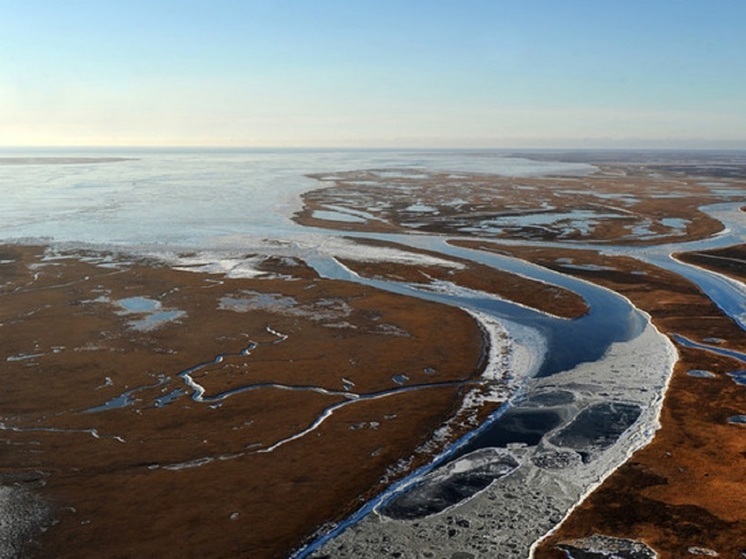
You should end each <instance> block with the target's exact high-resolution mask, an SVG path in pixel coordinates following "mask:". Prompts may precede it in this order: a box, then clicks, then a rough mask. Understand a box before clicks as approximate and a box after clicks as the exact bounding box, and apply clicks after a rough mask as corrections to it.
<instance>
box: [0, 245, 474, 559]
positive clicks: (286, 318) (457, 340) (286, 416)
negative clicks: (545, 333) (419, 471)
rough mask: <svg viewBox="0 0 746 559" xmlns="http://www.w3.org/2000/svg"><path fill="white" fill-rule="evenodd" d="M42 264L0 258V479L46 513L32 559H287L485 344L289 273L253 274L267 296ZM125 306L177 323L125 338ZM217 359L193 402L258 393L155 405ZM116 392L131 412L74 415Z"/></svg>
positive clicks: (430, 307) (367, 484)
mask: <svg viewBox="0 0 746 559" xmlns="http://www.w3.org/2000/svg"><path fill="white" fill-rule="evenodd" d="M43 254H44V250H43V249H42V248H36V247H21V246H5V247H0V261H2V262H3V263H2V264H0V355H1V356H2V359H1V360H0V363H2V368H1V370H2V379H3V383H2V384H3V390H2V394H1V395H0V409H2V418H1V419H0V421H2V433H1V435H0V436H1V437H2V441H3V442H4V446H3V448H5V450H4V451H3V452H2V453H0V479H2V480H3V482H4V483H14V482H15V483H21V484H23V485H25V486H28V487H31V488H32V490H33V491H37V492H39V493H40V494H41V495H42V496H43V497H45V498H46V499H47V500H48V501H49V502H50V503H51V505H52V506H53V516H54V519H55V524H54V525H53V526H50V527H49V529H48V531H47V532H46V533H45V534H44V535H43V537H41V539H40V546H39V547H38V548H37V554H38V555H39V556H40V557H55V558H63V557H70V558H73V557H76V558H77V557H252V558H261V557H267V558H269V557H282V556H285V555H287V553H288V552H289V550H291V549H293V548H294V547H296V546H298V545H299V544H300V543H301V542H302V541H303V539H304V538H305V537H307V536H309V535H310V534H311V533H312V532H313V531H314V530H315V529H316V527H317V526H319V525H321V524H323V523H325V522H329V521H333V520H335V519H339V518H341V517H344V516H345V515H346V514H347V513H349V512H350V511H352V510H353V509H354V508H356V507H357V506H359V505H360V504H361V500H362V499H364V498H365V497H366V496H370V495H371V492H373V491H375V490H376V488H377V487H378V486H379V481H380V480H381V478H382V477H383V476H384V474H386V473H387V471H388V469H389V467H390V466H391V465H392V464H396V463H397V462H399V461H401V460H407V459H408V458H409V457H410V456H411V455H412V452H413V449H415V448H416V447H417V446H418V445H420V444H422V443H423V442H425V441H427V440H428V439H429V437H430V435H431V433H432V431H433V430H434V429H435V428H437V427H438V426H439V425H441V424H442V422H443V421H444V420H446V419H448V418H449V417H451V416H452V415H453V413H454V411H455V410H456V409H457V408H458V406H459V404H460V395H461V393H462V390H463V388H464V382H468V381H469V379H473V378H475V376H477V375H478V373H479V370H480V361H481V358H482V353H483V347H482V346H483V342H482V337H481V334H480V331H479V328H478V326H477V325H476V323H475V322H474V320H473V319H472V318H471V317H469V316H468V315H466V314H465V313H463V312H461V311H458V310H456V309H452V308H447V307H443V306H441V305H437V304H432V303H427V302H423V301H418V300H415V299H412V298H406V297H402V296H397V295H392V294H388V293H383V292H380V291H377V290H375V289H371V288H368V287H364V286H360V285H355V284H350V283H344V282H336V281H327V280H323V281H322V280H320V279H318V278H317V277H315V275H314V274H313V273H312V272H311V271H310V270H309V269H308V268H306V267H305V266H303V265H301V264H299V263H295V265H292V264H291V263H288V262H287V261H278V260H273V259H268V260H266V261H265V263H264V267H265V268H266V270H267V272H269V273H270V275H269V276H268V277H267V278H265V279H228V278H224V277H221V276H208V275H205V274H199V273H192V272H186V271H177V270H173V269H170V268H167V267H164V266H159V265H157V264H151V265H146V264H145V263H134V264H129V265H119V266H117V267H115V268H108V267H101V266H98V265H96V264H95V263H93V262H83V261H81V260H80V259H79V258H77V257H76V255H68V256H66V257H63V258H59V259H55V260H47V261H43ZM89 256H91V257H93V258H94V259H95V258H97V257H96V256H95V255H89ZM99 260H100V258H99ZM280 273H281V274H284V277H282V278H278V277H277V274H280ZM291 276H292V277H291ZM272 278H275V279H272ZM135 296H140V297H148V298H151V299H154V300H157V301H158V302H159V303H160V304H161V305H162V310H164V311H165V310H181V311H184V312H185V313H186V314H185V315H183V316H181V317H180V318H178V319H176V320H174V321H172V322H168V323H166V324H163V325H162V326H160V327H158V328H156V329H153V330H149V331H139V330H136V329H134V328H132V321H133V320H137V319H138V318H142V317H143V315H138V314H122V313H121V312H120V311H121V310H122V309H121V308H120V307H118V306H117V304H116V301H118V300H121V299H123V298H127V297H135ZM226 297H228V298H233V299H234V304H239V303H235V300H239V301H243V303H242V304H244V305H245V307H240V304H239V306H238V307H236V306H234V307H232V308H231V307H226V301H227V299H225V298H226ZM262 297H264V298H265V299H266V300H265V299H262ZM221 301H222V302H223V304H222V306H221ZM262 301H265V303H266V301H269V302H270V304H264V303H262ZM239 310H242V311H245V312H238V311H239ZM267 327H269V328H271V330H268V329H267ZM273 331H276V332H279V333H282V334H283V335H286V336H287V338H286V339H283V338H281V337H280V336H279V335H278V334H276V333H273ZM252 341H253V342H255V343H256V344H257V345H256V347H255V348H254V349H253V350H252V351H251V352H250V354H248V355H242V354H241V350H242V349H243V348H245V347H246V346H247V345H248V344H249V343H250V342H252ZM219 354H229V355H227V356H226V357H225V359H224V360H223V361H222V362H220V363H213V364H211V365H209V366H206V367H204V368H203V369H201V370H199V371H198V372H195V373H194V375H193V376H194V378H195V380H197V382H199V383H201V384H202V385H203V386H204V387H205V389H206V395H208V396H209V395H215V394H218V393H220V392H223V391H225V390H229V389H232V388H237V387H240V386H246V385H262V384H264V386H263V387H262V386H259V387H256V388H255V389H254V390H251V391H246V392H243V393H241V394H236V395H233V396H231V397H229V398H227V399H225V400H224V401H223V402H222V403H220V404H219V405H210V404H209V403H200V402H196V401H194V400H192V399H191V398H190V397H189V395H188V394H184V395H181V396H180V397H179V398H177V399H176V400H175V401H173V402H172V403H170V404H169V405H164V406H161V407H158V406H157V404H156V402H157V398H160V397H163V396H165V395H166V394H169V393H171V392H172V391H173V390H175V389H179V388H181V389H183V390H185V389H186V387H185V385H184V383H183V382H182V380H181V379H180V378H179V377H178V373H179V372H180V371H184V370H186V369H188V368H190V367H194V366H195V365H198V364H201V363H209V362H211V361H212V360H213V359H214V358H215V357H216V356H217V355H219ZM399 374H405V375H407V377H408V378H409V380H408V381H407V383H406V385H407V386H413V385H423V388H422V389H421V390H417V391H413V392H400V393H398V394H397V393H391V394H390V395H388V396H387V397H383V398H380V399H372V400H367V401H359V402H354V403H352V404H350V405H348V406H346V407H343V408H340V409H338V410H337V411H335V412H334V414H333V415H332V416H331V417H330V418H329V419H328V420H327V421H326V422H324V423H323V424H322V425H321V426H320V427H319V428H318V429H316V430H315V431H313V432H311V433H309V434H307V435H306V436H304V437H303V438H301V439H299V440H296V441H292V442H288V443H287V444H285V445H284V446H280V447H278V448H276V449H275V450H271V451H269V452H262V451H263V450H264V451H266V450H268V449H270V448H271V447H272V445H273V444H275V443H277V442H278V441H281V440H283V439H285V438H287V437H290V436H292V435H294V434H298V433H300V432H301V431H303V430H304V429H306V428H307V427H309V426H310V425H311V424H313V422H314V421H316V420H317V418H318V417H319V416H320V414H321V413H322V411H323V410H324V409H325V408H327V407H328V406H330V405H332V404H335V403H340V402H345V401H348V400H347V399H346V398H345V397H344V394H343V391H344V385H345V383H347V386H348V388H349V389H350V391H351V392H355V393H358V394H373V393H377V392H382V391H388V390H393V389H397V388H399V385H398V384H396V383H395V382H394V380H393V379H392V377H393V376H395V375H399ZM343 379H345V380H343ZM449 382H450V383H451V384H445V385H440V384H439V383H449ZM269 383H275V384H283V385H287V386H295V387H298V386H315V387H321V388H324V389H327V390H329V391H333V392H332V393H326V394H325V393H319V392H315V391H298V390H296V391H290V390H283V389H281V388H277V387H272V386H268V384H269ZM353 384H354V386H353ZM428 384H430V385H431V386H430V387H428V386H427V385H428ZM129 390H135V392H133V393H132V402H131V405H129V406H126V407H120V408H116V409H109V410H105V411H99V412H88V413H86V410H89V409H90V408H93V407H95V406H100V405H102V404H104V403H105V402H107V401H109V400H111V399H113V398H116V397H118V396H120V395H122V394H123V393H124V392H126V391H129ZM216 404H217V403H216ZM93 429H95V431H92V430H93ZM416 459H419V460H422V459H425V457H424V456H420V457H419V458H416ZM19 479H20V480H21V481H18V480H19Z"/></svg>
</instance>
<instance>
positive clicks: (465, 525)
mask: <svg viewBox="0 0 746 559" xmlns="http://www.w3.org/2000/svg"><path fill="white" fill-rule="evenodd" d="M675 357H676V352H675V350H674V349H673V346H672V344H671V343H670V342H669V341H668V340H667V339H666V338H665V337H663V336H661V335H660V334H659V333H658V332H657V331H656V330H655V329H654V328H652V327H648V328H646V329H645V330H644V331H643V333H642V334H641V335H639V336H637V337H636V338H634V339H633V340H630V341H629V342H623V343H617V344H614V345H613V346H612V347H611V348H610V350H609V351H608V353H607V354H606V355H605V357H604V358H603V359H601V360H600V361H597V362H595V363H585V364H582V365H579V366H578V367H576V368H575V369H573V370H571V371H566V372H564V373H559V374H556V375H553V376H551V377H547V378H543V379H534V380H532V381H529V382H527V383H526V384H525V385H524V387H523V388H522V390H521V395H520V397H519V398H518V399H517V400H516V401H515V404H514V406H512V407H511V410H510V411H509V412H508V413H510V414H511V415H512V417H513V418H514V421H513V423H514V424H521V423H523V424H524V425H526V426H528V425H534V429H535V428H536V424H537V421H536V419H537V418H539V417H540V416H543V415H546V414H554V415H555V416H556V418H557V420H558V421H557V423H555V424H553V425H551V426H547V427H546V428H547V431H549V430H552V431H553V433H554V435H553V436H542V435H543V434H544V433H540V432H536V434H537V435H538V437H539V439H540V441H539V442H538V444H529V445H527V444H523V443H512V444H508V445H507V446H506V447H505V448H504V449H502V450H501V449H498V451H497V455H496V457H494V458H491V460H496V461H498V462H505V460H506V457H507V458H508V459H509V460H510V461H511V462H512V463H513V464H514V468H513V469H512V470H511V471H509V472H508V473H507V475H504V477H499V476H497V478H498V479H496V480H495V481H494V482H493V483H492V484H491V485H489V486H488V487H487V488H485V489H484V490H483V491H481V492H478V493H476V494H475V495H474V496H473V497H471V498H469V499H467V500H464V501H462V502H458V503H454V504H452V505H451V506H450V507H448V508H446V509H445V510H444V511H442V512H440V513H439V514H431V515H427V516H424V517H420V516H418V515H416V514H415V515H414V516H412V515H409V516H408V517H406V516H405V515H404V514H403V513H402V511H401V510H399V511H397V515H398V516H399V517H401V518H402V519H394V518H391V516H390V515H387V510H388V509H392V508H397V506H396V502H397V499H396V497H394V501H393V504H389V505H387V507H386V508H384V509H382V512H379V514H373V515H369V516H368V517H366V518H365V519H364V520H363V521H361V522H360V523H358V524H357V525H355V526H353V527H352V528H350V529H348V530H347V531H346V532H345V533H343V534H342V535H341V536H339V537H337V538H336V539H334V540H333V541H331V542H329V543H328V544H327V545H325V546H324V547H322V548H321V549H319V550H317V552H316V553H314V554H313V555H312V557H317V558H321V557H334V558H348V557H349V558H352V557H361V558H375V557H384V556H400V557H412V558H415V557H416V558H428V557H453V556H457V557H464V558H467V557H469V558H477V557H516V558H519V557H527V556H528V555H529V554H530V550H531V547H532V545H533V543H534V542H535V541H536V540H537V539H539V538H540V537H541V536H542V535H544V534H545V533H546V532H547V531H549V530H551V529H552V528H553V527H554V526H555V525H556V524H557V523H558V522H559V521H560V520H561V519H562V517H563V516H564V515H565V514H567V512H568V511H569V510H570V509H571V508H572V507H573V506H575V504H576V503H577V502H578V501H579V500H580V499H582V498H583V496H584V495H585V494H586V493H587V492H588V491H590V490H591V489H592V488H594V487H595V486H597V485H598V483H599V482H600V481H601V480H602V479H604V478H605V477H606V476H607V475H609V473H610V472H611V471H613V470H614V469H615V468H617V467H618V466H619V465H621V464H622V463H623V462H624V461H625V460H627V458H628V457H629V455H630V454H631V453H632V452H634V451H635V450H637V449H639V448H641V447H642V446H644V445H645V444H647V442H649V440H650V439H651V437H652V434H653V432H654V431H655V429H656V428H657V426H658V413H659V412H660V408H661V403H662V395H663V392H664V390H665V386H666V383H667V381H668V376H669V373H670V371H671V369H672V367H673V363H674V361H675ZM641 376H644V381H645V382H644V383H641ZM589 410H590V414H589ZM590 415H593V417H592V418H591V417H590ZM532 419H533V421H532ZM620 423H621V424H624V426H625V427H629V426H631V425H632V424H634V428H633V429H626V428H625V427H622V428H621V429H619V430H618V431H616V434H614V432H613V430H606V429H604V432H601V431H594V429H595V428H596V427H594V425H595V426H600V425H606V426H611V425H613V424H617V425H619V424H620ZM547 431H545V433H546V432H547ZM470 456H474V458H473V459H472V460H471V462H472V464H471V465H461V466H460V467H459V468H458V470H457V473H456V474H452V475H451V478H452V479H454V481H456V482H458V483H462V484H463V483H471V482H468V481H466V479H468V478H466V479H465V478H464V476H465V475H467V474H468V473H469V470H468V468H469V467H472V468H474V470H473V472H474V473H473V475H472V479H473V478H474V477H475V476H478V475H479V472H481V471H482V470H484V467H485V462H484V458H483V457H482V451H476V452H475V453H474V454H473V455H466V456H464V457H463V458H462V461H463V460H464V459H467V458H469V457H470ZM457 476H458V477H459V478H460V479H458V480H456V479H455V478H456V477H457ZM430 483H431V484H433V483H438V484H441V485H444V484H447V483H448V480H446V481H444V480H443V478H442V476H440V477H433V481H432V482H430ZM414 491H415V494H416V492H421V493H423V495H428V496H429V497H428V498H432V494H433V492H434V489H433V487H428V481H426V482H425V484H424V487H423V486H419V487H418V488H417V489H415V490H414ZM443 491H447V490H446V489H445V488H443ZM406 500H407V501H409V503H408V506H412V505H411V502H412V501H414V500H415V498H414V497H412V495H411V494H409V495H408V496H407V497H406ZM420 506H422V505H420ZM399 508H401V507H399Z"/></svg>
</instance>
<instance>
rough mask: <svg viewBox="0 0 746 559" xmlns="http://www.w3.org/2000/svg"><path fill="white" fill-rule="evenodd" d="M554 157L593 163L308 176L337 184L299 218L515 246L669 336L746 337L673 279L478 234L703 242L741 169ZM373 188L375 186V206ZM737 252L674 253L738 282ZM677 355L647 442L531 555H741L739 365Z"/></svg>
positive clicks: (731, 197) (679, 161) (745, 495)
mask: <svg viewBox="0 0 746 559" xmlns="http://www.w3.org/2000/svg"><path fill="white" fill-rule="evenodd" d="M560 155H561V154H560ZM557 156H558V154H551V155H548V156H547V158H549V159H552V160H554V159H555V158H556V157H557ZM563 157H565V158H567V160H575V161H587V160H588V159H587V158H588V157H594V160H593V162H594V163H596V164H597V165H599V167H600V171H599V172H597V173H594V174H592V175H588V176H584V177H531V178H526V177H523V178H510V177H497V176H491V175H477V174H453V173H427V172H422V171H420V170H417V171H413V172H411V173H407V172H399V173H395V174H391V173H386V172H383V171H378V170H368V171H358V172H350V173H337V174H334V175H318V176H316V178H317V179H319V180H320V181H324V182H326V183H328V184H329V185H333V186H334V188H323V189H319V190H316V191H313V192H310V193H307V194H306V195H305V196H304V199H305V202H306V208H305V209H304V211H302V212H300V213H299V214H298V216H297V219H298V221H300V222H301V223H306V224H309V225H314V226H322V227H323V226H325V227H333V228H335V229H342V230H358V231H373V232H377V231H395V232H405V231H419V232H432V233H441V234H449V235H457V236H459V237H462V238H463V237H473V238H475V239H479V240H474V241H473V242H465V241H464V242H460V243H457V244H461V245H462V246H469V247H471V248H480V249H483V250H493V251H498V252H501V253H503V254H512V255H514V256H517V257H519V258H522V259H525V260H528V261H531V262H535V263H538V264H540V265H543V266H546V267H549V268H553V269H556V270H559V271H561V272H563V273H567V274H570V275H575V276H578V277H581V278H583V279H586V280H589V281H592V282H595V283H598V284H600V285H604V286H606V287H609V288H611V289H613V290H615V291H617V292H619V293H621V294H623V295H625V296H626V297H628V298H629V299H630V300H631V301H632V302H633V303H634V304H635V305H636V306H637V307H639V308H641V309H643V310H645V311H647V312H648V313H649V314H650V315H651V316H652V319H653V322H654V323H655V324H656V326H657V327H658V328H659V329H660V330H661V331H662V332H664V333H666V334H668V335H670V336H673V335H674V334H680V335H683V336H686V337H688V338H689V339H691V340H693V341H695V342H702V341H703V340H704V341H705V343H707V340H714V341H710V342H709V343H715V344H716V345H720V346H722V347H724V348H731V349H734V350H737V351H741V352H744V351H746V334H744V332H743V331H742V330H741V329H740V328H738V327H737V326H736V324H735V323H734V322H732V321H731V320H730V319H729V318H727V317H726V316H725V315H723V313H722V312H721V311H720V310H719V309H718V308H717V307H716V306H715V305H714V304H713V303H712V302H711V301H710V300H709V299H708V298H707V297H706V296H704V295H703V294H702V293H701V292H700V291H699V290H698V289H697V288H696V287H695V286H693V285H692V284H690V283H688V282H687V281H685V280H684V279H682V278H681V277H679V276H677V275H675V274H672V273H669V272H666V271H664V270H661V269H658V268H655V267H652V266H649V265H646V264H644V263H642V262H639V261H637V260H634V259H631V258H623V257H616V258H612V257H608V256H602V255H600V254H599V253H597V252H595V251H583V250H573V249H571V248H567V249H562V248H532V247H526V246H523V247H522V246H518V245H516V244H510V245H505V244H504V245H496V244H492V243H489V242H487V241H485V239H492V240H495V241H499V240H502V239H506V240H511V241H521V240H529V241H538V242H542V241H558V240H559V241H567V242H569V243H578V242H592V243H598V244H603V243H612V244H615V245H644V244H661V243H667V242H679V241H684V240H690V239H696V238H703V237H707V236H709V235H712V234H713V233H716V232H718V231H720V230H722V225H721V224H720V223H719V222H718V221H716V220H715V219H713V218H711V217H709V216H707V215H705V214H704V213H703V212H701V211H700V210H699V207H700V206H702V205H703V204H709V203H714V202H721V201H739V200H742V199H743V192H744V189H745V188H746V172H745V171H744V169H745V168H744V166H743V164H742V162H740V163H739V162H735V163H734V161H731V160H729V159H728V160H722V158H715V157H707V158H705V160H703V161H696V160H693V159H692V156H691V155H689V154H683V155H681V157H678V156H677V157H673V156H667V155H666V156H663V155H661V154H648V155H647V156H645V157H642V156H641V155H640V154H621V155H620V154H611V155H610V154H603V153H600V154H598V155H597V156H593V154H591V155H589V154H586V153H584V154H580V155H578V156H577V158H575V159H573V155H572V154H564V155H563ZM616 158H618V160H617V159H616ZM711 186H712V187H713V188H712V189H711V188H710V187H711ZM384 187H385V188H384ZM381 192H385V193H386V198H385V200H386V203H383V204H382V203H380V200H381V194H380V193H381ZM340 208H343V209H344V208H348V209H350V210H352V211H353V212H355V213H354V214H353V215H355V216H358V217H359V216H361V215H367V216H369V217H367V218H366V219H365V220H357V221H355V222H350V223H347V222H345V221H344V220H343V219H340V221H333V220H331V219H330V216H329V214H322V213H318V212H319V211H322V210H327V211H328V210H332V211H333V212H337V213H339V212H341V211H343V210H340ZM361 212H365V213H361ZM332 215H333V214H332ZM321 217H324V218H325V219H321ZM569 243H568V246H572V245H571V244H569ZM577 246H579V247H580V246H582V245H580V244H579V245H577ZM745 256H746V251H744V246H743V245H741V246H738V247H731V248H727V249H721V250H718V251H710V252H700V253H691V254H681V255H678V257H679V258H680V259H682V260H684V261H687V262H692V263H696V264H698V265H701V266H704V267H707V268H710V269H713V270H715V271H718V272H720V273H724V274H726V275H730V276H731V277H733V278H737V279H740V280H742V281H743V279H744V278H746V272H745V270H746V264H745V262H746V259H745ZM599 266H600V267H601V268H598V267H599ZM584 267H585V269H584ZM392 273H393V272H392ZM397 273H399V272H397ZM497 292H498V293H500V291H499V290H498V291H497ZM503 294H505V295H506V296H509V297H513V296H514V295H512V294H508V293H507V292H503ZM679 352H680V360H679V362H678V363H677V365H676V369H675V372H674V375H673V378H672V380H671V384H670V388H669V391H668V393H667V396H666V399H665V403H664V408H663V412H662V416H661V423H662V428H661V429H660V431H659V432H658V433H657V435H656V437H655V439H654V441H653V442H652V443H651V444H650V445H649V446H648V447H647V448H645V449H643V450H641V451H640V452H638V453H636V454H635V455H634V457H633V458H632V459H631V460H630V461H629V462H628V463H627V464H625V465H624V466H623V467H622V468H620V469H619V470H618V471H617V472H615V473H614V474H613V475H612V476H611V477H610V478H608V479H607V480H606V482H604V483H603V484H602V485H601V487H600V488H599V489H598V490H596V491H595V492H594V493H593V494H592V495H591V496H590V497H589V498H588V499H587V500H586V501H585V502H584V503H583V504H582V506H580V507H579V508H578V509H577V510H576V511H575V512H574V513H573V514H571V515H570V517H569V518H568V519H567V521H566V522H565V523H564V524H563V525H562V527H561V528H560V529H559V530H558V531H557V533H556V534H555V535H554V536H552V537H551V538H550V539H549V540H548V541H547V542H546V543H545V544H544V545H543V546H542V547H541V548H540V549H539V550H537V553H536V557H537V558H539V559H550V558H556V559H559V558H561V557H564V556H565V555H564V553H563V552H562V551H560V550H559V548H557V547H556V545H557V544H558V543H560V542H562V541H566V540H571V539H573V538H576V537H583V536H590V535H593V534H595V533H599V534H605V535H609V536H616V537H628V538H634V539H639V540H643V541H645V542H647V543H648V544H649V545H650V546H651V547H653V548H654V549H655V550H656V551H658V552H659V553H660V557H661V558H662V559H681V558H682V557H686V556H689V552H688V549H689V548H690V547H700V548H705V549H712V550H717V551H718V552H719V553H720V556H721V557H728V558H734V559H735V558H737V557H739V558H740V557H742V554H743V553H744V552H746V490H745V489H744V488H746V468H744V466H746V463H745V462H744V459H745V458H746V427H744V426H742V425H738V424H734V423H729V421H728V418H730V417H731V416H734V415H739V414H746V390H744V387H743V385H739V384H737V383H736V382H735V381H734V380H733V379H732V378H731V377H730V376H728V375H727V373H728V372H732V371H735V370H738V369H743V368H744V365H743V363H741V362H739V361H737V360H735V359H730V358H726V357H721V356H717V355H714V354H712V353H708V352H705V351H700V350H694V349H687V348H684V347H679ZM694 369H702V370H707V371H711V372H712V373H714V375H715V376H714V378H696V377H692V376H689V375H688V374H687V372H688V371H690V370H694Z"/></svg>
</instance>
